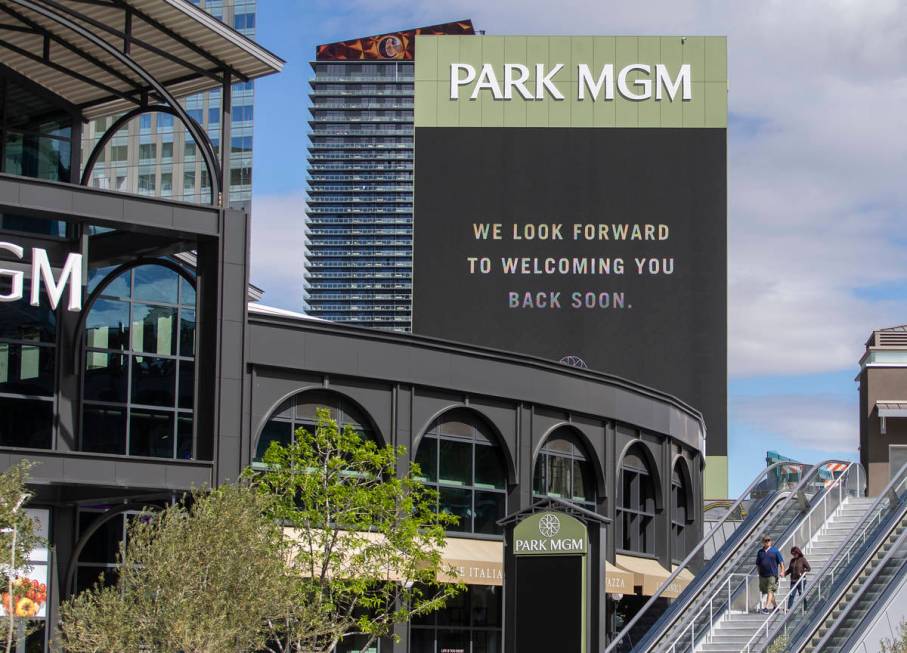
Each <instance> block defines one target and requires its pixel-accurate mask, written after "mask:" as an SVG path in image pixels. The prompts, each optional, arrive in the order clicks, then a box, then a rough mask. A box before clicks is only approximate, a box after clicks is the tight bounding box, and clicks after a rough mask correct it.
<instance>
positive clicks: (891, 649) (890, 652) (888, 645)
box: [879, 620, 907, 653]
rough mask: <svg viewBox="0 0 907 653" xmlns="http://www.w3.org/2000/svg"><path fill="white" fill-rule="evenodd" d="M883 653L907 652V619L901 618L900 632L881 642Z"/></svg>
mask: <svg viewBox="0 0 907 653" xmlns="http://www.w3.org/2000/svg"><path fill="white" fill-rule="evenodd" d="M879 646H880V649H879V650H880V651H881V653H907V620H901V623H900V625H899V626H898V634H897V635H896V636H895V637H893V638H891V639H883V640H882V641H881V642H879Z"/></svg>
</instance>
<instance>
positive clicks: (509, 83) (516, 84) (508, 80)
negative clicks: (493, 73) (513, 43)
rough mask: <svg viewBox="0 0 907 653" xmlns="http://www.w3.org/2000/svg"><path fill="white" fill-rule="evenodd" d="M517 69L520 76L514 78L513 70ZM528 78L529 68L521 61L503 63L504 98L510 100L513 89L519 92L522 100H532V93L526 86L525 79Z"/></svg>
mask: <svg viewBox="0 0 907 653" xmlns="http://www.w3.org/2000/svg"><path fill="white" fill-rule="evenodd" d="M514 70H518V71H519V72H520V76H519V77H516V78H514V76H513V71H514ZM527 79H529V68H527V67H526V66H524V65H523V64H521V63H505V64H504V99H505V100H512V99H513V89H514V88H516V90H517V91H518V92H519V94H520V95H521V96H522V97H523V99H524V100H532V99H533V97H532V93H530V92H529V89H528V88H526V80H527Z"/></svg>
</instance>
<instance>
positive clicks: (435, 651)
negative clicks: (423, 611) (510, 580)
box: [409, 585, 503, 653]
mask: <svg viewBox="0 0 907 653" xmlns="http://www.w3.org/2000/svg"><path fill="white" fill-rule="evenodd" d="M502 589H503V588H501V587H492V586H482V585H469V586H468V587H467V589H466V591H465V592H462V593H460V594H458V595H457V596H456V597H455V598H453V599H451V600H450V601H448V603H447V606H446V607H445V608H443V609H441V610H439V611H438V612H436V613H432V614H430V615H428V616H425V617H420V618H417V619H414V620H413V622H412V625H411V626H410V630H409V638H410V642H409V650H410V652H411V653H442V652H444V653H500V652H501V651H502V646H501V626H502V623H503V622H502V617H501V596H502Z"/></svg>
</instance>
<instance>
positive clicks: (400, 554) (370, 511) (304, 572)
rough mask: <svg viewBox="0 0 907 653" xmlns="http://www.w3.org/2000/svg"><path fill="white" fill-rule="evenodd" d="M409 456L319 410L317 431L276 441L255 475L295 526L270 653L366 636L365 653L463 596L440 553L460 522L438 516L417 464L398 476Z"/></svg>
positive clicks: (312, 649)
mask: <svg viewBox="0 0 907 653" xmlns="http://www.w3.org/2000/svg"><path fill="white" fill-rule="evenodd" d="M404 454H405V451H404V449H403V448H394V447H379V446H378V445H376V444H375V443H374V442H373V441H371V440H368V439H363V438H362V437H361V436H360V435H359V434H358V433H357V432H355V431H354V430H353V429H352V428H351V427H350V426H349V425H347V426H346V427H345V428H344V429H342V430H341V429H340V428H339V427H338V426H337V423H336V422H335V421H334V420H332V419H330V417H329V414H328V412H327V411H326V410H320V411H319V413H318V425H317V427H316V428H315V429H314V433H309V432H307V431H305V430H304V429H299V430H298V431H297V433H296V438H295V442H293V443H292V444H290V445H289V446H282V445H280V444H278V443H276V442H273V443H271V445H270V447H269V448H268V450H267V452H266V453H265V455H264V458H263V460H264V463H265V470H264V471H260V472H255V473H250V476H253V477H254V482H255V485H256V486H257V487H258V488H259V491H260V492H261V493H262V494H264V495H266V496H268V497H272V499H273V500H272V501H271V502H270V503H269V505H270V506H271V508H272V516H273V517H274V519H275V520H276V521H279V522H280V523H282V524H284V525H285V526H286V527H287V535H288V538H287V544H288V547H289V548H288V559H289V560H291V561H292V566H293V569H294V575H293V577H292V578H290V579H289V588H288V591H287V593H286V601H285V604H284V609H283V612H282V614H281V617H280V619H277V620H275V621H273V622H271V623H270V624H269V625H270V628H271V637H270V640H271V641H270V643H269V647H270V649H269V650H271V651H273V652H279V653H288V652H290V651H293V652H305V653H327V652H328V651H331V650H333V649H334V647H335V646H336V645H337V644H338V643H339V642H341V640H343V639H345V638H349V637H357V638H358V639H357V641H359V642H361V650H363V651H365V650H366V649H368V648H369V647H370V646H371V645H372V644H373V643H374V641H375V640H376V639H377V638H379V637H385V636H389V635H391V634H392V633H393V628H394V625H396V624H401V623H405V622H407V621H409V620H410V619H412V618H413V617H414V616H418V615H423V614H427V613H430V612H433V611H435V610H438V609H440V608H441V607H443V606H444V604H445V603H446V601H447V600H448V599H449V598H450V597H452V596H454V595H455V594H456V593H458V592H460V591H462V589H463V586H462V585H459V584H454V583H439V582H438V580H437V579H438V578H439V577H441V576H445V575H447V576H448V577H450V576H451V575H452V574H453V573H454V572H453V569H450V568H446V567H445V565H444V564H443V562H442V559H441V554H442V551H443V549H444V544H445V527H446V526H448V525H451V524H453V523H454V522H455V518H453V517H451V516H449V515H445V514H443V513H439V512H438V510H437V501H438V494H437V492H436V491H435V490H433V489H431V488H428V487H426V486H425V485H424V484H423V483H422V482H421V481H420V480H419V469H418V466H416V465H415V464H409V465H408V466H407V468H406V469H405V470H404V473H399V470H398V462H399V461H400V460H403V459H404Z"/></svg>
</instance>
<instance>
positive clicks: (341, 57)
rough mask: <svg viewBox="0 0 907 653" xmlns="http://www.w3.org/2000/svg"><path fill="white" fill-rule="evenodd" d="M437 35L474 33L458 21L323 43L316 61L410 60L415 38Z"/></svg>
mask: <svg viewBox="0 0 907 653" xmlns="http://www.w3.org/2000/svg"><path fill="white" fill-rule="evenodd" d="M441 34H450V35H457V34H475V30H474V29H473V27H472V21H471V20H459V21H455V22H452V23H441V24H440V25H429V26H428V27H417V28H415V29H410V30H404V31H402V32H389V33H387V34H376V35H374V36H364V37H362V38H358V39H351V40H349V41H337V42H336V43H325V44H323V45H319V46H316V47H315V59H316V60H318V61H369V60H371V61H388V60H390V61H393V60H401V61H411V60H412V59H413V55H414V53H415V49H416V36H418V35H441Z"/></svg>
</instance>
